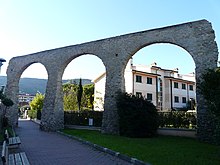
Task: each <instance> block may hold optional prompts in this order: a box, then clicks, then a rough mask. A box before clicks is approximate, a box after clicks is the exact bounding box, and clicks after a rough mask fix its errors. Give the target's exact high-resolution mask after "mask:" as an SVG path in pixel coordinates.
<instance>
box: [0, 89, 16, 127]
mask: <svg viewBox="0 0 220 165" xmlns="http://www.w3.org/2000/svg"><path fill="white" fill-rule="evenodd" d="M0 100H1V102H2V104H3V105H4V106H5V108H4V109H3V112H2V127H6V126H8V119H7V117H6V110H7V108H9V107H10V106H13V105H14V102H13V101H12V100H11V99H9V98H8V97H7V96H6V95H5V94H4V93H3V90H0Z"/></svg>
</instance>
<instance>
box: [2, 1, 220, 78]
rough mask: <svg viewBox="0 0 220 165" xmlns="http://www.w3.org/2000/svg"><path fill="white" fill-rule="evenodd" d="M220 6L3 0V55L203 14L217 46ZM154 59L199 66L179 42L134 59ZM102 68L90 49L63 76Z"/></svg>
mask: <svg viewBox="0 0 220 165" xmlns="http://www.w3.org/2000/svg"><path fill="white" fill-rule="evenodd" d="M219 6H220V1H219V0H194V1H192V0H184V1H183V0H182V1H177V0H166V1H165V0H160V1H159V0H151V1H150V0H136V1H134V0H108V1H107V0H0V22H1V24H0V25H1V26H0V45H1V46H0V57H1V58H4V59H6V60H7V62H8V61H9V60H10V59H11V58H12V57H15V56H20V55H25V54H29V53H35V52H39V51H43V50H48V49H54V48H59V47H63V46H69V45H74V44H80V43H84V42H89V41H94V40H98V39H103V38H108V37H114V36H117V35H122V34H127V33H131V32H138V31H143V30H149V29H154V28H159V27H164V26H170V25H175V24H180V23H184V22H189V21H196V20H200V19H207V20H208V21H210V22H211V23H212V26H213V29H214V30H215V34H216V41H217V44H218V48H219V45H220V10H219ZM153 62H157V64H158V66H161V67H164V68H167V69H172V68H177V67H178V68H179V72H180V73H189V72H193V71H194V67H195V66H194V62H193V61H192V58H191V56H190V55H189V54H188V53H187V52H186V51H185V50H183V49H181V48H180V47H177V46H175V45H168V44H155V45H152V46H149V47H145V48H143V49H142V50H140V51H139V52H138V53H137V54H135V56H134V63H136V64H150V63H153ZM7 65H8V63H4V65H3V66H2V69H1V75H6V68H7ZM85 66H87V67H85ZM94 66H95V67H94ZM79 70H80V72H79ZM88 70H89V71H88ZM104 71H105V69H104V66H103V64H102V62H101V61H100V59H98V58H96V57H95V56H88V55H87V56H83V57H79V58H77V59H76V60H73V61H72V62H71V63H70V64H69V65H68V67H67V68H66V70H65V73H64V76H63V78H65V79H66V78H79V77H82V78H91V79H92V78H95V77H96V76H97V75H99V74H100V73H102V72H104ZM22 77H36V78H47V73H46V70H45V69H44V68H43V67H42V66H41V65H40V64H34V65H31V66H30V67H29V68H28V69H27V70H26V71H25V72H24V73H23V75H22Z"/></svg>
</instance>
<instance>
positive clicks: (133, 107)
mask: <svg viewBox="0 0 220 165" xmlns="http://www.w3.org/2000/svg"><path fill="white" fill-rule="evenodd" d="M117 107H118V114H119V125H120V135H122V136H128V137H151V136H154V135H155V134H156V131H157V128H158V113H157V110H156V107H155V106H154V105H153V103H151V102H149V101H148V100H146V99H144V98H143V97H137V96H135V95H130V94H127V93H119V94H118V97H117Z"/></svg>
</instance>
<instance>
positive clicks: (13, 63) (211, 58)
mask: <svg viewBox="0 0 220 165" xmlns="http://www.w3.org/2000/svg"><path fill="white" fill-rule="evenodd" d="M155 43H170V44H174V45H177V46H179V47H182V48H183V49H185V50H186V51H187V52H188V53H189V54H190V55H191V56H192V58H193V60H194V62H195V66H196V70H195V72H196V82H197V84H198V82H200V81H201V75H202V74H203V73H204V72H206V70H207V69H212V68H216V67H217V59H218V50H217V44H216V42H215V34H214V30H213V29H212V27H211V23H209V22H208V21H207V20H199V21H195V22H188V23H184V24H179V25H174V26H169V27H164V28H158V29H152V30H147V31H141V32H137V33H131V34H125V35H121V36H117V37H112V38H107V39H102V40H97V41H92V42H88V43H83V44H79V45H73V46H67V47H63V48H57V49H52V50H47V51H42V52H38V53H34V54H29V55H24V56H19V57H14V58H12V59H11V60H10V62H9V66H8V68H7V85H6V94H7V95H8V97H10V98H11V99H12V100H13V101H14V102H16V103H17V102H18V100H17V94H18V92H19V80H20V76H21V74H22V73H23V71H24V70H25V69H26V68H27V67H28V66H30V65H31V64H33V63H41V64H42V65H44V67H45V68H46V70H47V73H48V82H47V88H46V95H45V101H44V105H46V106H44V107H43V111H42V120H41V125H40V127H41V129H42V130H45V131H55V130H58V129H62V128H63V127H64V117H63V116H64V114H63V97H62V96H63V95H62V75H63V73H64V70H65V68H66V67H67V65H68V64H69V63H70V62H71V61H72V60H73V59H75V58H77V57H79V56H82V55H85V54H92V55H95V56H97V57H99V58H100V59H101V60H102V62H103V64H104V66H105V68H106V87H105V88H106V92H105V105H104V109H105V111H104V115H103V124H102V132H103V133H109V134H118V133H119V124H118V114H117V107H116V93H117V92H118V91H124V90H125V80H124V69H125V66H126V64H127V62H128V60H129V58H131V57H132V56H133V55H134V54H135V53H136V52H137V51H139V50H140V49H141V48H143V47H146V46H148V45H151V44H155ZM196 99H197V113H198V114H197V116H198V129H197V135H198V137H199V138H200V139H203V140H208V139H210V138H212V137H211V136H212V128H211V129H210V128H209V127H210V126H209V125H208V124H207V121H208V120H209V118H208V117H207V115H206V113H207V108H206V105H205V103H204V98H203V96H202V95H201V93H200V91H199V90H198V89H197V95H196ZM17 108H18V107H17V104H14V106H12V107H11V108H10V109H9V110H8V111H7V116H8V117H9V122H10V123H11V124H13V125H16V123H17V120H18V119H17Z"/></svg>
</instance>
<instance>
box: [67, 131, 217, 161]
mask: <svg viewBox="0 0 220 165" xmlns="http://www.w3.org/2000/svg"><path fill="white" fill-rule="evenodd" d="M63 132H64V133H67V134H71V135H74V136H77V137H80V138H82V139H85V140H88V141H90V142H93V143H95V144H99V145H101V146H103V147H107V148H109V149H112V150H114V151H117V152H120V153H122V154H125V155H128V156H131V157H135V158H137V159H139V160H142V161H145V162H148V163H151V164H153V165H183V164H184V165H197V164H198V165H219V164H220V146H215V145H210V144H206V143H201V142H199V141H197V140H195V139H191V138H183V137H171V136H158V137H155V138H127V137H121V136H112V135H103V134H101V133H100V132H99V131H91V130H74V129H65V130H64V131H63Z"/></svg>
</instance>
